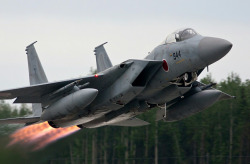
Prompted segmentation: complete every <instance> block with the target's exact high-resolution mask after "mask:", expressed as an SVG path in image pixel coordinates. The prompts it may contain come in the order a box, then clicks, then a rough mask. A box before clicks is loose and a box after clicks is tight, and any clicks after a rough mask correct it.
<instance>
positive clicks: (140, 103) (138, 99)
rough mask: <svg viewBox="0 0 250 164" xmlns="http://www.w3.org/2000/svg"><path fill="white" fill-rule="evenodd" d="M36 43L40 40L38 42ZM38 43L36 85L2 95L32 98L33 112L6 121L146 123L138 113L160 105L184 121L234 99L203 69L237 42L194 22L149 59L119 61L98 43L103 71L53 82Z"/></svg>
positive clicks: (164, 116) (167, 117)
mask: <svg viewBox="0 0 250 164" xmlns="http://www.w3.org/2000/svg"><path fill="white" fill-rule="evenodd" d="M34 43H35V42H34ZM34 43H32V44H30V45H29V46H27V47H26V53H27V56H28V66H29V80H30V86H27V87H22V88H17V89H10V90H4V91H0V99H15V101H14V103H32V110H33V115H32V116H30V117H23V118H8V119H1V120H0V123H6V124H11V123H24V124H26V125H29V124H33V123H39V122H45V121H47V122H48V124H49V125H50V126H51V127H53V128H58V127H69V126H74V125H77V126H78V127H80V128H96V127H101V126H106V125H112V126H143V125H147V124H148V122H146V121H143V120H140V119H138V118H136V116H137V115H139V114H141V113H143V112H146V111H148V110H151V109H153V108H155V107H157V108H158V110H157V118H156V120H157V121H159V120H164V121H166V122H171V121H178V120H181V119H184V118H186V117H189V116H191V115H193V114H195V113H198V112H200V111H202V110H204V109H206V108H208V107H210V106H212V105H213V104H214V103H216V102H217V101H220V100H225V99H231V98H233V96H230V95H228V94H226V93H223V92H222V91H220V90H217V89H214V88H213V86H214V85H215V84H213V83H211V84H208V85H205V84H202V83H200V82H198V81H197V77H198V76H199V75H200V73H201V72H202V71H203V70H204V69H205V68H206V67H208V66H209V65H211V64H213V63H214V62H216V61H218V60H220V59H221V58H222V57H224V56H225V55H226V54H227V53H228V52H229V51H230V49H231V48H232V43H230V42H229V41H227V40H224V39H220V38H214V37H205V36H202V35H200V34H198V33H197V32H196V31H195V30H193V29H192V28H185V29H180V30H177V31H175V32H173V33H171V34H170V35H168V36H167V37H166V39H165V40H164V41H163V42H162V43H161V44H159V45H158V46H157V47H156V48H154V49H153V51H152V52H150V53H149V54H148V55H147V56H146V57H145V59H142V60H139V59H129V60H127V61H124V62H122V63H120V64H118V65H115V66H113V65H112V63H111V61H110V59H109V57H108V55H107V53H106V50H105V48H104V44H106V43H104V44H101V45H100V46H98V47H96V48H95V50H94V52H95V56H96V64H97V74H95V75H90V76H85V77H81V78H75V79H70V80H64V81H59V82H48V80H47V77H46V75H45V72H44V70H43V67H42V65H41V62H40V60H39V58H38V55H37V53H36V50H35V47H34Z"/></svg>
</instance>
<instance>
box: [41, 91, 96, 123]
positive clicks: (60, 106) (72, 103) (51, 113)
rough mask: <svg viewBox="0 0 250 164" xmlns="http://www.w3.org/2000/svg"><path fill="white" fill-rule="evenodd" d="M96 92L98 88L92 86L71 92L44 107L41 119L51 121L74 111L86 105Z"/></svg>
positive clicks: (94, 96)
mask: <svg viewBox="0 0 250 164" xmlns="http://www.w3.org/2000/svg"><path fill="white" fill-rule="evenodd" d="M97 94H98V90H97V89H92V88H86V89H82V90H79V91H76V92H74V93H71V94H69V95H67V96H65V97H63V98H61V99H59V100H58V101H56V102H55V103H53V104H52V105H50V106H49V107H48V108H47V109H45V110H44V111H43V113H42V115H41V120H44V121H51V120H55V119H60V118H63V117H65V116H66V115H68V114H71V113H75V112H77V111H79V110H81V109H83V108H85V107H86V106H88V105H89V104H90V103H91V102H92V101H93V100H94V99H95V98H96V96H97Z"/></svg>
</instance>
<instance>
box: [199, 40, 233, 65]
mask: <svg viewBox="0 0 250 164" xmlns="http://www.w3.org/2000/svg"><path fill="white" fill-rule="evenodd" d="M232 46H233V45H232V43H230V42H229V41H227V40H224V39H219V38H212V37H205V38H203V39H202V40H201V41H200V44H199V55H200V58H201V59H202V60H203V61H204V62H205V63H206V65H209V64H212V63H214V62H216V61H218V60H219V59H221V58H222V57H223V56H225V55H226V54H227V53H228V52H229V51H230V49H231V48H232Z"/></svg>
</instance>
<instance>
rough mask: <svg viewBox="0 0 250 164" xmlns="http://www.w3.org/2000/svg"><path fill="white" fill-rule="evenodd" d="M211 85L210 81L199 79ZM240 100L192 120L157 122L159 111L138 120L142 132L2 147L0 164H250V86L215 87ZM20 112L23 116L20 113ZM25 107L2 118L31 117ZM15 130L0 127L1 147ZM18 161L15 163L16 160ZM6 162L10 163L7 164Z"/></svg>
mask: <svg viewBox="0 0 250 164" xmlns="http://www.w3.org/2000/svg"><path fill="white" fill-rule="evenodd" d="M201 81H202V82H204V83H209V82H211V81H212V79H211V76H207V77H206V78H204V79H202V80H201ZM216 87H217V88H218V89H220V90H222V91H224V92H226V93H229V94H231V95H234V96H236V97H237V98H236V99H232V100H227V101H221V102H218V103H216V104H215V105H213V106H212V107H210V108H209V109H207V110H205V111H202V112H201V113H198V114H196V115H194V116H191V117H189V118H186V119H184V120H181V121H178V122H172V123H166V122H163V121H159V122H155V121H154V120H155V111H156V110H157V109H154V110H151V111H148V112H146V113H145V114H143V115H141V116H139V117H140V118H141V119H144V120H146V121H148V122H150V123H151V124H150V125H149V126H144V127H136V128H130V127H114V126H109V127H101V128H97V129H82V130H80V131H79V132H77V133H76V134H73V135H71V136H69V137H67V138H64V139H61V140H59V141H57V142H56V143H53V144H51V145H49V146H47V147H46V148H44V149H42V150H39V151H36V152H30V151H29V150H28V148H22V147H13V148H6V147H5V146H1V148H0V149H1V150H0V153H1V154H0V163H6V162H7V161H8V162H10V161H11V160H12V161H13V160H14V159H15V160H14V162H11V163H50V164H57V163H65V164H67V163H73V164H80V163H81V164H82V163H84V164H87V163H94V164H128V163H132V164H133V163H134V164H136V163H145V164H151V163H155V164H172V163H173V164H185V163H186V164H189V163H190V164H210V163H213V164H223V163H224V164H235V163H238V164H247V163H250V121H249V120H250V81H249V80H247V81H245V82H242V81H241V79H240V78H239V76H237V75H236V74H231V75H230V76H229V77H228V78H227V79H226V80H224V81H221V82H219V83H218V84H217V86H216ZM18 111H20V112H18ZM28 113H29V110H27V109H25V106H22V107H21V110H20V109H18V110H17V109H14V110H13V109H12V110H11V106H9V105H6V104H5V103H4V102H1V104H0V117H1V118H6V117H13V116H21V115H25V114H28ZM13 128H17V127H16V126H6V125H5V126H2V125H1V126H0V130H1V136H2V137H1V138H0V143H1V145H5V144H4V143H5V142H7V140H8V139H7V136H6V134H7V133H9V131H13ZM13 158H14V159H13ZM8 162H7V163H8Z"/></svg>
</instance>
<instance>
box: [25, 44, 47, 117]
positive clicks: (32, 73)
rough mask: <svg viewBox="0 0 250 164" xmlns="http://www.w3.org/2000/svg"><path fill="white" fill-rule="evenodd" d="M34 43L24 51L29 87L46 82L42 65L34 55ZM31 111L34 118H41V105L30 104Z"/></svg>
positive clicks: (35, 54)
mask: <svg viewBox="0 0 250 164" xmlns="http://www.w3.org/2000/svg"><path fill="white" fill-rule="evenodd" d="M35 43H36V41H35V42H34V43H32V44H30V45H28V46H27V47H26V50H25V51H26V54H27V57H28V66H29V79H30V85H35V84H40V83H46V82H48V79H47V77H46V75H45V72H44V70H43V67H42V64H41V62H40V60H39V57H38V55H37V53H36V49H35V47H34V44H35ZM32 111H33V115H34V116H41V114H42V107H41V104H32Z"/></svg>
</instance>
